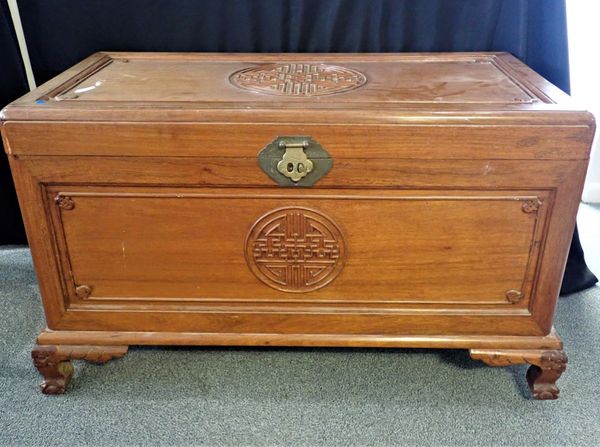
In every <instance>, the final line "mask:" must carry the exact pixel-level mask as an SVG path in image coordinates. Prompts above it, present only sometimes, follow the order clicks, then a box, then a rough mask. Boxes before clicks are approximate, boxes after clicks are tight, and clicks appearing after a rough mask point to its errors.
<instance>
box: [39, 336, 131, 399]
mask: <svg viewBox="0 0 600 447" xmlns="http://www.w3.org/2000/svg"><path fill="white" fill-rule="evenodd" d="M127 349H128V347H127V346H84V345H82V346H78V345H77V346H65V345H36V346H34V348H33V350H32V351H31V358H32V359H33V364H34V366H35V367H36V368H37V370H38V371H39V372H40V374H41V375H42V376H43V377H44V381H43V382H42V384H41V389H42V393H44V394H63V393H64V392H65V391H66V390H67V387H68V386H69V382H70V381H71V378H72V377H73V371H74V369H73V363H72V362H71V360H87V361H90V362H93V363H106V362H108V361H109V360H111V359H113V358H117V357H123V356H124V355H125V354H126V353H127Z"/></svg>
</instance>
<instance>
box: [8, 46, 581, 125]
mask: <svg viewBox="0 0 600 447" xmlns="http://www.w3.org/2000/svg"><path fill="white" fill-rule="evenodd" d="M566 103H568V97H567V96H566V95H565V94H563V93H562V92H561V91H560V90H558V89H557V88H556V87H554V86H552V85H551V84H550V83H548V82H547V81H545V80H544V79H543V78H542V77H541V76H539V75H537V74H536V73H535V72H534V71H532V70H531V69H529V68H528V67H527V66H525V65H524V64H522V63H521V62H520V61H518V60H517V59H516V58H514V57H513V56H511V55H509V54H506V53H444V54H442V53H439V54H425V53H422V54H416V53H415V54H220V53H187V54H184V53H180V54H178V53H97V54H94V55H92V56H90V57H89V58H87V59H85V60H84V61H82V62H81V63H79V64H77V65H76V66H74V67H72V68H71V69H69V70H67V71H66V72H64V73H63V74H61V75H59V76H57V77H56V78H54V79H53V80H51V81H49V82H47V83H46V84H44V85H42V86H41V87H39V88H38V89H36V90H34V91H33V92H30V93H29V94H27V95H25V96H24V97H23V98H21V99H20V100H17V101H15V102H14V103H13V104H11V105H10V106H8V107H7V108H6V109H5V110H4V111H3V119H4V120H16V121H21V120H53V121H57V120H65V121H71V120H72V121H86V120H89V121H95V120H102V121H210V120H213V119H214V120H217V121H253V120H256V121H257V122H260V121H263V122H264V121H269V122H290V120H292V119H293V120H294V121H300V122H302V121H304V122H315V121H316V122H319V121H336V120H337V121H339V122H344V123H346V122H352V121H356V122H364V121H369V120H370V121H377V122H395V121H398V120H403V119H410V118H412V119H426V120H429V121H431V119H436V118H437V119H447V118H448V117H459V118H464V117H465V116H469V117H471V118H480V119H489V118H490V117H494V116H502V115H505V114H507V113H512V114H513V115H514V114H515V113H517V114H519V113H520V114H521V115H522V117H521V118H520V119H525V120H526V119H527V116H530V117H533V116H535V117H536V118H537V119H539V118H540V116H541V115H544V116H545V119H547V120H552V117H554V118H558V119H559V120H562V119H563V118H564V117H562V116H557V115H556V113H555V112H557V111H563V112H564V111H569V110H573V106H568V105H566ZM299 110H301V111H302V112H308V113H298V111H299ZM552 112H554V113H552Z"/></svg>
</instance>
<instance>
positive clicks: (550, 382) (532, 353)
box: [470, 349, 568, 400]
mask: <svg viewBox="0 0 600 447" xmlns="http://www.w3.org/2000/svg"><path fill="white" fill-rule="evenodd" d="M470 354H471V358H473V359H474V360H481V361H482V362H484V363H486V364H488V365H490V366H509V365H517V364H523V363H529V364H530V365H531V366H530V367H529V369H528V370H527V383H528V384H529V388H530V390H531V393H532V394H533V397H534V398H535V399H539V400H550V399H558V396H559V394H560V390H559V389H558V387H557V386H556V381H557V380H558V379H559V378H560V376H561V374H562V373H563V372H565V370H566V369H567V361H568V359H567V355H566V354H565V352H564V351H561V350H535V349H532V350H528V349H504V350H492V349H471V350H470Z"/></svg>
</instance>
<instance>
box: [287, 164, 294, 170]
mask: <svg viewBox="0 0 600 447" xmlns="http://www.w3.org/2000/svg"><path fill="white" fill-rule="evenodd" d="M287 171H288V172H294V163H288V164H287Z"/></svg>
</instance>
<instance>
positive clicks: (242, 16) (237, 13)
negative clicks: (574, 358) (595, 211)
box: [0, 0, 596, 293]
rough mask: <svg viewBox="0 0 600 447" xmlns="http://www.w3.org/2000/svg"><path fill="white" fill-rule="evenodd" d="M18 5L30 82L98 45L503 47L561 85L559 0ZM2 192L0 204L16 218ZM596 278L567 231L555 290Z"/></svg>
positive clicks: (565, 78)
mask: <svg viewBox="0 0 600 447" xmlns="http://www.w3.org/2000/svg"><path fill="white" fill-rule="evenodd" d="M0 1H1V2H5V1H6V0H0ZM19 7H20V11H21V18H22V21H23V27H24V30H25V36H26V39H27V43H28V46H29V53H30V56H31V62H32V65H33V71H34V73H35V77H36V80H37V82H38V83H42V82H44V81H46V80H48V79H50V78H51V77H53V76H55V75H57V74H59V73H60V72H62V71H63V70H65V69H66V68H68V67H69V66H71V65H73V64H75V63H76V62H78V61H79V60H81V59H83V58H84V57H86V56H88V55H89V54H91V53H93V52H95V51H101V50H112V51H224V52H241V51H243V52H381V51H382V52H409V51H508V52H511V53H513V54H514V55H515V56H517V57H518V58H519V59H521V60H522V61H524V62H525V63H526V64H528V65H529V66H531V67H533V68H534V69H535V70H536V71H538V72H539V73H540V74H542V75H543V76H544V77H546V78H547V79H549V80H550V81H551V82H553V83H554V84H556V85H557V86H558V87H560V88H561V89H563V90H564V91H567V92H568V91H569V73H568V53H567V34H566V14H565V4H564V0H253V1H250V0H202V1H201V0H127V1H123V0H85V1H84V0H53V1H48V0H19ZM2 32H3V34H7V32H6V31H5V30H3V31H2ZM8 34H10V33H8ZM6 51H7V54H8V52H9V50H6ZM13 52H14V50H13ZM5 60H7V57H5V50H4V49H3V50H2V61H3V65H6V64H4V61H5ZM8 61H9V63H10V64H12V63H13V62H12V61H13V59H11V58H8ZM17 65H18V64H17ZM14 70H15V72H21V71H22V70H21V68H20V67H18V69H17V68H15V69H14ZM21 87H22V84H15V86H14V90H11V95H12V98H14V97H17V96H19V94H21V93H22V88H21ZM11 95H7V96H6V98H5V97H4V96H3V97H2V100H5V99H12V98H9V97H8V96H11ZM5 102H7V101H5ZM2 176H3V177H2V181H3V182H5V183H6V172H5V171H2ZM2 192H3V196H4V195H7V194H9V193H8V192H6V193H5V191H4V190H3V191H2ZM9 195H10V194H9ZM3 200H8V199H3ZM9 200H10V201H11V202H10V204H7V205H6V207H4V206H3V208H2V210H3V213H4V214H10V215H12V216H13V220H14V219H15V218H14V216H15V215H16V213H17V210H16V207H14V206H12V204H14V200H13V199H12V198H10V199H9ZM3 203H4V202H3ZM595 281H596V278H595V277H594V276H593V275H592V274H591V273H590V272H589V270H588V269H587V267H586V265H585V262H584V260H583V252H582V250H581V246H580V244H579V238H578V237H577V234H575V237H574V239H573V244H572V246H571V253H570V256H569V262H568V264H567V272H566V274H565V281H564V283H563V292H566V293H568V292H572V291H575V290H580V289H583V288H586V287H589V286H591V285H592V284H594V283H595Z"/></svg>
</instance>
